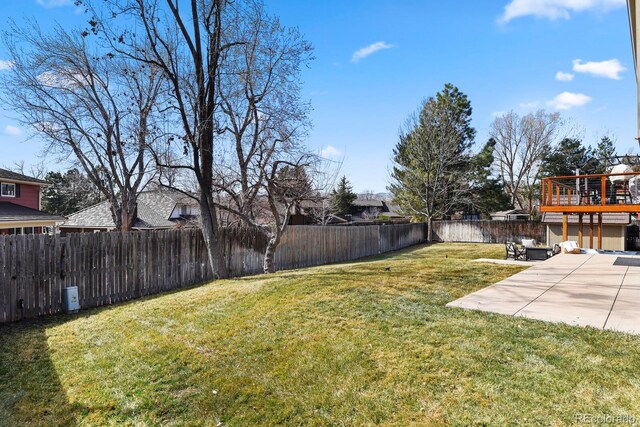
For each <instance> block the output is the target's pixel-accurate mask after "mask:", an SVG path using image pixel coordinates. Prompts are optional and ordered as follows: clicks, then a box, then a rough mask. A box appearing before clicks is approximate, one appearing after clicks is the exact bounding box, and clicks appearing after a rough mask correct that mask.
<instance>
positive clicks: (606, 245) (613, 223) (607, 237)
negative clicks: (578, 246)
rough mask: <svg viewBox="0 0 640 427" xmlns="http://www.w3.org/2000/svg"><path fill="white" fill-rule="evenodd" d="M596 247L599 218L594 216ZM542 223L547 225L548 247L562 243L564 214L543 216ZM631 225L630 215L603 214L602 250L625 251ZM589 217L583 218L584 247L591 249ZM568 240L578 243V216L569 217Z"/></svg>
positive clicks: (550, 213) (545, 214) (552, 213)
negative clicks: (628, 227) (628, 229)
mask: <svg viewBox="0 0 640 427" xmlns="http://www.w3.org/2000/svg"><path fill="white" fill-rule="evenodd" d="M593 221H594V224H593V239H594V247H596V246H597V243H596V239H597V235H598V234H597V233H598V232H597V227H598V217H597V215H594V216H593ZM542 223H543V224H546V225H547V245H548V246H553V244H554V243H560V242H562V213H560V212H558V213H556V212H546V213H544V214H543V215H542ZM630 223H631V215H630V214H628V213H606V212H605V213H603V214H602V249H609V250H617V251H624V250H625V249H626V248H625V243H626V233H627V226H628V225H629V224H630ZM590 224H591V222H590V218H589V215H583V216H582V236H583V237H582V239H583V244H582V245H583V246H584V247H586V248H588V247H589V231H590V226H591V225H590ZM568 240H575V241H578V215H569V234H568Z"/></svg>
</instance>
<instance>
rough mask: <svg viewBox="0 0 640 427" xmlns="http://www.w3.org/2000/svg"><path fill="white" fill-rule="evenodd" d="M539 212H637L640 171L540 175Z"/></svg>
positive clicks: (639, 206) (639, 201)
mask: <svg viewBox="0 0 640 427" xmlns="http://www.w3.org/2000/svg"><path fill="white" fill-rule="evenodd" d="M540 211H541V212H561V213H563V214H601V213H605V212H628V213H638V212H640V172H629V173H619V174H599V175H596V174H594V175H575V176H556V177H550V178H543V179H542V203H541V205H540Z"/></svg>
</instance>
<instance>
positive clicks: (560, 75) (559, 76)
mask: <svg viewBox="0 0 640 427" xmlns="http://www.w3.org/2000/svg"><path fill="white" fill-rule="evenodd" d="M574 77H575V75H573V74H571V73H565V72H562V71H558V72H557V73H556V80H558V81H560V82H570V81H571V80H573V78H574Z"/></svg>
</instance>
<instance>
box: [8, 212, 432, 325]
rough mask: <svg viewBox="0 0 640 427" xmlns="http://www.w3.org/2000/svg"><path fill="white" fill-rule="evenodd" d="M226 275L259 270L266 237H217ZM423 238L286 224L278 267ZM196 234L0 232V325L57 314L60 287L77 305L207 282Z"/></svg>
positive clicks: (390, 228)
mask: <svg viewBox="0 0 640 427" xmlns="http://www.w3.org/2000/svg"><path fill="white" fill-rule="evenodd" d="M222 238H223V241H224V242H225V248H226V261H227V265H228V267H229V271H230V274H231V275H232V276H243V275H248V274H255V273H259V272H261V271H262V262H263V259H264V256H263V252H264V248H265V245H266V239H265V237H264V236H263V235H262V234H259V233H255V232H250V231H248V230H243V229H228V230H224V231H223V233H222ZM423 239H424V225H423V224H401V225H374V226H365V227H309V226H290V227H288V229H287V231H286V233H285V235H284V236H283V238H282V241H281V243H280V246H279V247H278V250H277V252H276V258H275V263H276V268H277V269H286V268H297V267H306V266H312V265H320V264H327V263H333V262H341V261H350V260H353V259H357V258H361V257H365V256H370V255H375V254H379V253H383V252H388V251H393V250H397V249H401V248H404V247H406V246H410V245H413V244H416V243H419V242H421V241H422V240H423ZM211 278H212V272H211V268H210V266H209V263H208V258H207V251H206V247H205V245H204V240H203V238H202V235H201V233H200V231H199V230H196V229H183V230H162V231H132V232H126V233H120V232H112V233H71V234H67V235H66V236H64V237H62V236H60V235H56V236H46V235H20V236H15V235H13V236H3V235H0V323H4V322H12V321H16V320H20V319H23V318H31V317H36V316H41V315H47V314H54V313H59V312H62V311H63V300H62V297H63V289H64V288H65V287H68V286H78V294H79V300H80V306H81V307H82V308H89V307H96V306H103V305H109V304H113V303H116V302H119V301H125V300H129V299H134V298H140V297H142V296H145V295H151V294H155V293H158V292H162V291H167V290H171V289H176V288H181V287H185V286H190V285H194V284H197V283H202V282H205V281H208V280H211Z"/></svg>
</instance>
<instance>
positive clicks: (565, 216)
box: [562, 213, 569, 242]
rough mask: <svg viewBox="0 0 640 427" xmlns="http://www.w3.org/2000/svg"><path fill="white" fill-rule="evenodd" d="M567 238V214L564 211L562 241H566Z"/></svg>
mask: <svg viewBox="0 0 640 427" xmlns="http://www.w3.org/2000/svg"><path fill="white" fill-rule="evenodd" d="M567 240H569V215H567V214H566V213H563V214H562V241H563V242H566V241H567Z"/></svg>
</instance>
